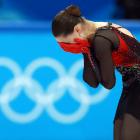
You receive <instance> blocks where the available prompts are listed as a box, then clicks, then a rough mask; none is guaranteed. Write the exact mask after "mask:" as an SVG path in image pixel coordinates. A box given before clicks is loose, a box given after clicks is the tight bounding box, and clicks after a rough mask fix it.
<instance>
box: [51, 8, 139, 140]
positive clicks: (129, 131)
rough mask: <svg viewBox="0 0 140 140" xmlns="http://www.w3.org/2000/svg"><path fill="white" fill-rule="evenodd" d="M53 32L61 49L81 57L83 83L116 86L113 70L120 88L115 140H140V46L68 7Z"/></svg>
mask: <svg viewBox="0 0 140 140" xmlns="http://www.w3.org/2000/svg"><path fill="white" fill-rule="evenodd" d="M52 33H53V35H54V36H55V38H56V40H57V42H58V43H59V45H60V47H61V48H62V49H63V50H64V51H66V52H71V53H75V54H78V53H81V54H83V58H84V70H83V80H84V81H85V82H86V83H87V84H88V85H89V86H91V87H94V88H96V87H97V86H98V85H99V83H101V84H102V85H103V86H104V87H105V88H107V89H110V90H111V89H112V88H113V87H114V86H115V83H116V78H115V69H117V70H118V71H119V72H120V73H121V74H122V82H123V89H122V94H121V97H120V100H119V103H118V107H117V111H116V114H115V118H114V140H140V43H139V41H138V40H137V39H136V37H135V36H133V35H132V33H131V32H130V31H129V30H127V29H125V28H124V27H122V26H120V25H118V24H115V23H111V22H94V21H91V20H88V19H86V18H85V17H83V16H82V15H81V12H80V9H79V7H77V6H76V5H70V6H68V7H66V8H65V9H64V10H62V11H60V12H59V13H58V14H57V15H56V16H55V17H54V19H53V20H52Z"/></svg>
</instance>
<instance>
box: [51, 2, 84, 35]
mask: <svg viewBox="0 0 140 140" xmlns="http://www.w3.org/2000/svg"><path fill="white" fill-rule="evenodd" d="M80 22H84V19H83V18H82V16H81V12H80V9H79V7H77V6H75V5H70V6H68V7H66V8H65V10H63V11H60V12H59V13H58V14H57V15H56V16H55V17H54V19H53V20H52V33H53V35H54V36H59V35H62V34H63V35H68V34H70V33H72V32H73V29H74V26H75V25H76V24H78V23H80Z"/></svg>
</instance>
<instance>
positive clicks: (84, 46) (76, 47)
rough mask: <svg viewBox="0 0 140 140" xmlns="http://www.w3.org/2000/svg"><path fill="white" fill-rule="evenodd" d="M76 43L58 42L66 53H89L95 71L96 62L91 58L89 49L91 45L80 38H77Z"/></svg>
mask: <svg viewBox="0 0 140 140" xmlns="http://www.w3.org/2000/svg"><path fill="white" fill-rule="evenodd" d="M74 41H75V43H64V42H58V43H59V45H60V47H61V48H62V49H63V50H64V51H66V52H71V53H76V54H78V53H87V54H88V58H89V61H90V63H91V65H92V67H93V69H95V66H94V62H93V60H92V58H91V54H90V49H89V47H91V45H90V43H89V42H88V41H87V40H84V39H80V38H75V39H74Z"/></svg>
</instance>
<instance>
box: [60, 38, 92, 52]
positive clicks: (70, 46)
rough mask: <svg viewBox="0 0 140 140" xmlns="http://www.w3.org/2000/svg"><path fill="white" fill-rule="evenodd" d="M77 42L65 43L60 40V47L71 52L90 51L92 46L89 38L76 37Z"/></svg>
mask: <svg viewBox="0 0 140 140" xmlns="http://www.w3.org/2000/svg"><path fill="white" fill-rule="evenodd" d="M74 41H75V43H64V42H58V43H59V45H60V47H61V48H62V49H63V50H64V51H66V52H71V53H89V47H90V46H91V45H90V43H89V42H88V41H87V40H84V39H80V38H75V39H74Z"/></svg>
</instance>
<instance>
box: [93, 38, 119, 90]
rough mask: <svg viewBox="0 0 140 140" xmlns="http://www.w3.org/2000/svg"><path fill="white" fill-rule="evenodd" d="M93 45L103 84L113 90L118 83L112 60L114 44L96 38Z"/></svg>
mask: <svg viewBox="0 0 140 140" xmlns="http://www.w3.org/2000/svg"><path fill="white" fill-rule="evenodd" d="M93 45H94V46H93V47H94V54H95V57H96V59H97V62H98V66H99V71H100V75H101V84H102V85H103V86H104V87H105V88H107V89H111V88H113V87H114V85H115V82H116V77H115V67H114V64H113V60H112V49H111V48H112V43H111V42H110V41H109V40H108V39H105V38H104V37H101V36H96V37H95V39H94V42H93Z"/></svg>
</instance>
